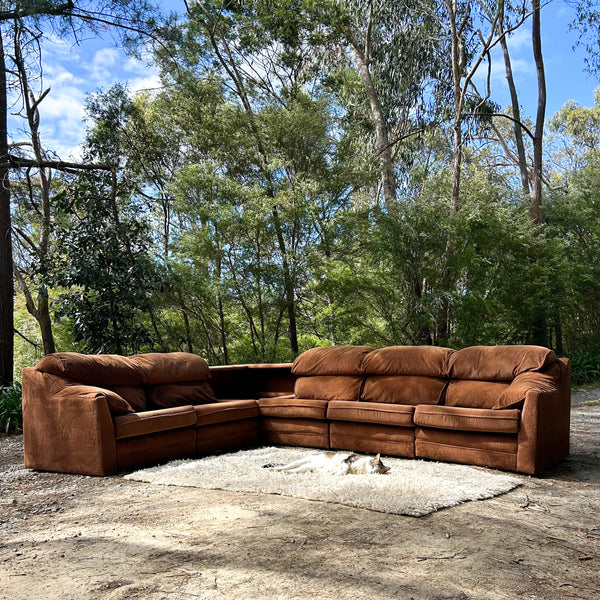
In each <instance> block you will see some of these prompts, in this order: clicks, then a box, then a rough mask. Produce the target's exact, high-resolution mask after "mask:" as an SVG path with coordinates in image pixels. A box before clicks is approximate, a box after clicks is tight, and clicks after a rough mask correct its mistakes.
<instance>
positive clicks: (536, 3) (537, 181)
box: [531, 0, 546, 225]
mask: <svg viewBox="0 0 600 600" xmlns="http://www.w3.org/2000/svg"><path fill="white" fill-rule="evenodd" d="M532 7H533V20H532V24H531V39H532V44H533V56H534V58H535V67H536V71H537V82H538V105H537V115H536V119H535V132H534V137H533V186H532V187H533V189H532V194H531V214H532V216H533V220H534V222H535V223H536V225H539V224H541V222H542V160H543V156H542V151H543V142H544V120H545V119H546V75H545V72H544V59H543V56H542V36H541V25H540V13H541V7H540V0H532Z"/></svg>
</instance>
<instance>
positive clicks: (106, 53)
mask: <svg viewBox="0 0 600 600" xmlns="http://www.w3.org/2000/svg"><path fill="white" fill-rule="evenodd" d="M119 54H120V53H119V51H118V50H117V49H116V48H102V49H101V50H97V51H96V53H95V54H94V57H93V58H92V61H91V63H89V64H87V65H85V68H86V70H87V71H88V73H89V74H90V77H91V78H92V79H93V80H94V81H97V82H100V83H102V84H105V83H106V82H107V81H108V82H112V81H113V80H114V74H115V66H116V65H117V61H118V60H119Z"/></svg>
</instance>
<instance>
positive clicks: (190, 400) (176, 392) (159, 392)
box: [146, 381, 217, 408]
mask: <svg viewBox="0 0 600 600" xmlns="http://www.w3.org/2000/svg"><path fill="white" fill-rule="evenodd" d="M146 390H147V394H148V400H149V403H150V406H152V407H153V408H154V407H157V408H172V407H174V406H189V405H195V404H212V403H213V402H217V398H216V397H215V394H214V392H213V389H212V388H211V386H210V384H209V383H208V382H207V381H195V382H178V383H162V384H159V385H152V386H149V387H148V388H146Z"/></svg>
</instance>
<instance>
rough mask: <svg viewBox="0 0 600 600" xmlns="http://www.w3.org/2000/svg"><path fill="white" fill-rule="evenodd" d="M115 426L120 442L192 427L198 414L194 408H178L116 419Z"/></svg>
mask: <svg viewBox="0 0 600 600" xmlns="http://www.w3.org/2000/svg"><path fill="white" fill-rule="evenodd" d="M114 424H115V437H116V438H117V439H118V440H120V439H123V438H129V437H137V436H140V435H148V434H151V433H159V432H161V431H168V430H170V429H181V428H182V427H191V426H193V425H195V424H196V413H195V411H194V407H193V406H177V407H175V408H166V409H163V410H150V411H147V412H142V413H131V414H129V415H122V416H119V417H115V418H114Z"/></svg>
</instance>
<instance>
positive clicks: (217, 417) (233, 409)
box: [194, 400, 258, 427]
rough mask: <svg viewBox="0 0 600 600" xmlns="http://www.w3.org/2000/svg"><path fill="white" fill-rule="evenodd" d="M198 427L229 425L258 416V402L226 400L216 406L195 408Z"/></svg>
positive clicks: (204, 405) (209, 405) (206, 405)
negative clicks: (218, 424)
mask: <svg viewBox="0 0 600 600" xmlns="http://www.w3.org/2000/svg"><path fill="white" fill-rule="evenodd" d="M194 412H195V413H196V427H202V426H204V425H214V424H215V423H228V422H230V421H240V420H242V419H252V418H255V417H257V416H258V404H257V403H256V400H224V401H220V402H216V403H214V404H203V405H201V406H194Z"/></svg>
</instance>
